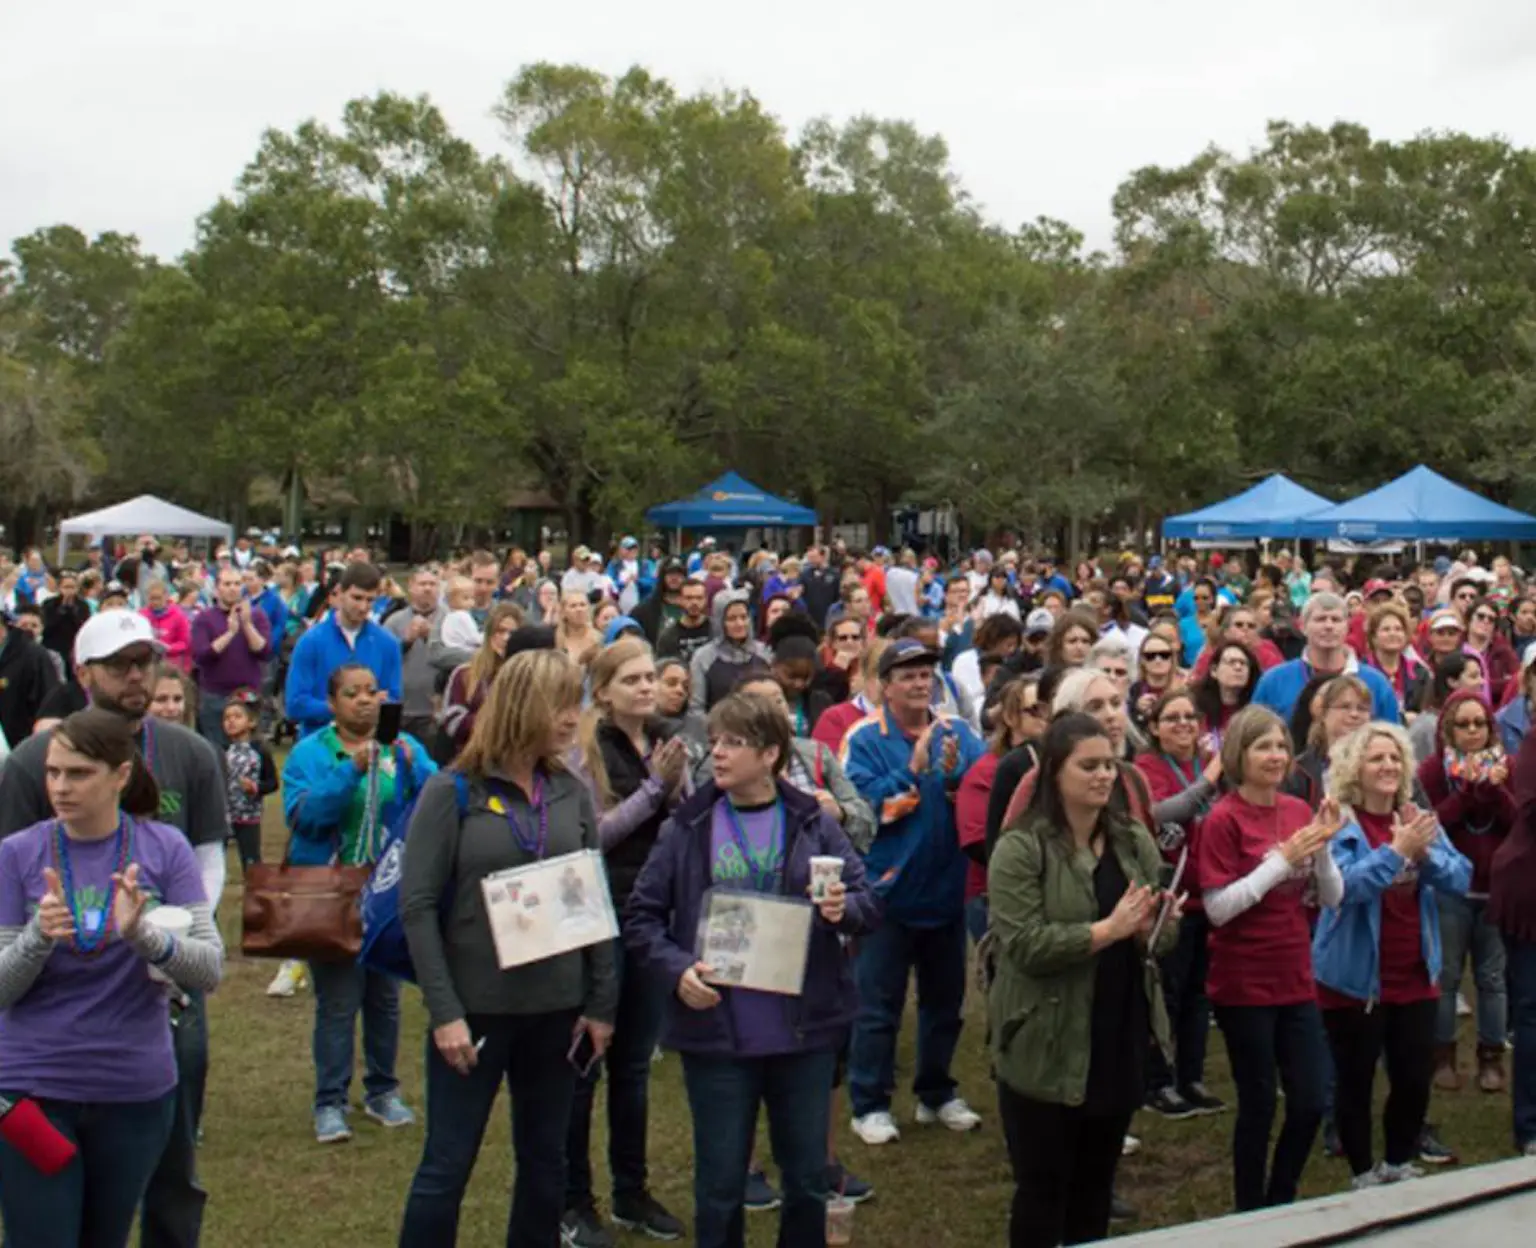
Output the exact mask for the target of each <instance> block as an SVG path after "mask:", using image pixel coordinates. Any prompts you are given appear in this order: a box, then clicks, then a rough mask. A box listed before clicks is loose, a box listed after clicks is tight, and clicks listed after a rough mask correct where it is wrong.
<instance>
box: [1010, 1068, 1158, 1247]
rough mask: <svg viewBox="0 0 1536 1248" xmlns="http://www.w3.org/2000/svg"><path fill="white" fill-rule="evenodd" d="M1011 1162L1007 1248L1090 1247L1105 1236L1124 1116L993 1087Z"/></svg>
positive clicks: (1128, 1120)
mask: <svg viewBox="0 0 1536 1248" xmlns="http://www.w3.org/2000/svg"><path fill="white" fill-rule="evenodd" d="M997 1107H998V1114H999V1116H1000V1117H1001V1118H1002V1120H1003V1137H1004V1138H1005V1139H1006V1140H1007V1141H1008V1156H1009V1158H1010V1159H1011V1160H1012V1162H1013V1208H1012V1210H1011V1212H1010V1214H1009V1217H1008V1248H1057V1245H1058V1244H1091V1243H1097V1242H1098V1241H1099V1240H1101V1239H1104V1238H1106V1237H1108V1235H1109V1207H1110V1202H1111V1200H1112V1199H1113V1196H1114V1189H1115V1167H1117V1166H1118V1165H1119V1164H1120V1149H1121V1146H1122V1145H1123V1144H1124V1143H1125V1132H1126V1129H1127V1128H1128V1127H1129V1126H1130V1125H1131V1115H1130V1113H1129V1112H1127V1113H1124V1114H1104V1115H1101V1114H1089V1113H1085V1112H1084V1111H1083V1110H1082V1109H1081V1108H1076V1107H1074V1106H1071V1105H1055V1104H1051V1103H1049V1102H1046V1101H1037V1100H1034V1099H1033V1098H1031V1097H1027V1096H1020V1095H1019V1094H1018V1093H1017V1092H1015V1091H1014V1090H1013V1089H1012V1088H1010V1087H1009V1086H1008V1085H1007V1084H1005V1083H1003V1082H1001V1081H999V1082H998V1085H997Z"/></svg>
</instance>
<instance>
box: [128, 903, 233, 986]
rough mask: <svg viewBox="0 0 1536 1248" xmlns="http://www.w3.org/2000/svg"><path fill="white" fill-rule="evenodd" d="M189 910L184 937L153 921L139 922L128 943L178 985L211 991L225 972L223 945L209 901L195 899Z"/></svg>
mask: <svg viewBox="0 0 1536 1248" xmlns="http://www.w3.org/2000/svg"><path fill="white" fill-rule="evenodd" d="M187 909H188V910H190V911H191V912H192V930H191V931H189V932H188V933H187V934H186V935H185V936H172V935H171V934H170V933H169V932H167V931H164V930H163V929H161V928H158V927H155V926H154V925H153V924H150V923H140V924H139V930H138V931H136V932H135V933H134V934H133V935H132V936H130V937H129V938H128V943H129V945H130V946H132V948H133V950H134V952H135V953H137V954H138V955H139V956H140V957H141V958H143V959H144V960H145V961H146V962H148V963H149V964H150V965H151V966H153V967H155V968H157V969H158V970H160V971H161V972H163V973H164V974H165V975H166V976H168V977H169V978H170V980H171V982H172V983H173V984H175V985H176V986H177V987H178V988H182V989H187V990H190V991H194V992H212V991H213V990H214V989H215V988H217V987H218V986H219V980H220V979H221V978H222V977H223V974H224V945H223V943H222V942H221V941H220V940H219V930H218V928H217V927H215V926H214V923H213V910H212V908H211V907H210V906H209V905H208V903H207V902H206V901H198V902H194V903H192V904H191V905H189V906H188V907H187Z"/></svg>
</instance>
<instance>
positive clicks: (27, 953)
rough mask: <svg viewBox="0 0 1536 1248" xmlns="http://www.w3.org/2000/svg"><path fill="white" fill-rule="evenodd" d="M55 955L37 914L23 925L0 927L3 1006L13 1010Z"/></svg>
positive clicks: (1, 1005)
mask: <svg viewBox="0 0 1536 1248" xmlns="http://www.w3.org/2000/svg"><path fill="white" fill-rule="evenodd" d="M52 956H53V941H51V940H49V939H48V938H47V937H46V936H44V935H43V929H42V927H41V926H39V924H38V919H37V916H36V915H35V914H34V915H33V916H32V918H30V919H29V920H28V921H27V923H26V926H24V927H0V1009H10V1007H11V1006H13V1005H15V1004H16V1002H18V1001H20V1000H21V999H22V998H23V997H24V996H26V995H27V993H29V992H31V991H32V985H33V984H35V983H36V982H37V977H38V976H39V975H41V974H42V973H43V967H44V966H46V965H47V964H48V959H49V958H50V957H52Z"/></svg>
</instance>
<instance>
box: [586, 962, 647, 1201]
mask: <svg viewBox="0 0 1536 1248" xmlns="http://www.w3.org/2000/svg"><path fill="white" fill-rule="evenodd" d="M614 966H615V967H616V968H617V969H618V973H619V1010H618V1014H617V1016H616V1018H615V1020H614V1027H613V1040H612V1042H611V1043H610V1044H609V1046H608V1052H607V1053H606V1054H605V1055H604V1056H603V1060H602V1061H601V1062H599V1063H598V1064H597V1065H595V1066H593V1067H592V1073H591V1074H590V1075H588V1076H587V1077H586V1078H584V1079H583V1078H578V1079H577V1081H576V1094H575V1097H574V1098H573V1099H572V1101H571V1123H570V1128H569V1130H568V1131H567V1132H566V1137H565V1164H566V1173H565V1207H566V1208H567V1209H574V1208H577V1207H579V1206H581V1205H584V1204H587V1203H589V1202H590V1201H591V1199H592V1158H591V1151H592V1102H593V1100H594V1099H595V1098H596V1094H597V1081H598V1079H599V1078H600V1076H601V1074H602V1069H603V1067H605V1066H606V1067H607V1069H608V1168H609V1171H610V1172H611V1173H612V1175H613V1198H614V1200H615V1201H617V1200H618V1199H619V1198H620V1197H623V1196H640V1195H641V1194H643V1193H644V1192H645V1189H646V1178H647V1176H646V1165H645V1138H646V1123H647V1120H648V1117H649V1104H648V1102H649V1092H650V1085H651V1054H652V1053H654V1052H655V1050H656V1041H657V1038H658V1037H659V1036H660V1035H661V1025H662V1022H663V1019H664V1017H665V1013H666V1008H667V1003H666V997H665V995H664V993H663V991H662V988H661V986H660V985H659V984H658V983H657V982H656V980H655V979H654V978H653V977H652V976H651V975H649V974H647V973H646V971H645V968H644V967H642V966H641V965H640V964H639V963H638V962H637V961H635V959H634V955H633V954H630V953H627V952H626V951H625V949H624V946H623V944H622V942H618V943H617V947H616V948H615V949H614Z"/></svg>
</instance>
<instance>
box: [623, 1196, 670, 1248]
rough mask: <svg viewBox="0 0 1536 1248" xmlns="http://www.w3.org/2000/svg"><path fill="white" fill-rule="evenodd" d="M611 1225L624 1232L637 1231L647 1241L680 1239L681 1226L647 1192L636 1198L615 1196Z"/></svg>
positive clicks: (659, 1202)
mask: <svg viewBox="0 0 1536 1248" xmlns="http://www.w3.org/2000/svg"><path fill="white" fill-rule="evenodd" d="M613 1224H614V1225H615V1226H622V1227H623V1228H624V1229H625V1230H626V1231H639V1232H640V1233H641V1234H642V1235H644V1236H646V1238H648V1239H681V1238H682V1237H683V1224H682V1223H681V1222H679V1221H678V1220H677V1219H676V1218H674V1217H673V1216H672V1215H671V1214H670V1213H668V1212H667V1209H666V1206H664V1205H663V1204H662V1203H661V1201H659V1200H657V1199H656V1197H654V1196H652V1195H651V1194H650V1193H649V1192H641V1193H640V1194H639V1195H638V1196H625V1197H623V1198H620V1197H617V1196H615V1197H614V1199H613Z"/></svg>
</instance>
